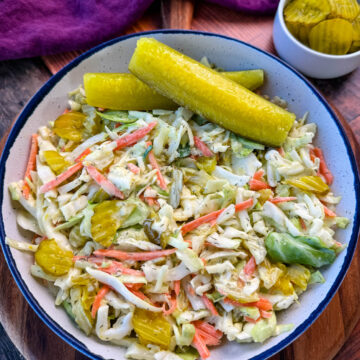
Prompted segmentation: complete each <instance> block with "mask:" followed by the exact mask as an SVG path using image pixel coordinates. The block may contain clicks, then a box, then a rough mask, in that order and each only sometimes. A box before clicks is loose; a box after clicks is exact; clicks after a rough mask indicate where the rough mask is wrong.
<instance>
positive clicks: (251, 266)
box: [244, 256, 256, 275]
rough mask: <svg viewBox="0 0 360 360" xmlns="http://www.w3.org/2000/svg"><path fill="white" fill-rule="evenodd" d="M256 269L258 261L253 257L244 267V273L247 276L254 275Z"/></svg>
mask: <svg viewBox="0 0 360 360" xmlns="http://www.w3.org/2000/svg"><path fill="white" fill-rule="evenodd" d="M255 269H256V261H255V258H254V257H253V256H252V257H251V258H250V260H249V261H248V262H247V263H246V264H245V266H244V273H245V274H246V275H252V274H253V273H254V272H255Z"/></svg>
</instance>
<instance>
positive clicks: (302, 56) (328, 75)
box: [273, 0, 360, 79]
mask: <svg viewBox="0 0 360 360" xmlns="http://www.w3.org/2000/svg"><path fill="white" fill-rule="evenodd" d="M289 1H290V0H280V3H279V6H278V9H277V12H276V15H275V21H274V30H273V39H274V45H275V48H276V51H277V52H278V54H279V56H280V57H281V58H282V59H284V60H285V61H287V62H288V63H289V64H290V65H292V66H293V67H294V68H295V69H297V70H299V71H301V72H302V73H303V74H305V75H307V76H310V77H313V78H315V79H332V78H336V77H339V76H342V75H346V74H348V73H350V72H351V71H353V70H355V69H356V68H357V67H358V66H359V65H360V51H356V52H354V53H351V54H346V55H330V54H324V53H321V52H318V51H315V50H312V49H311V48H309V47H308V46H306V45H304V44H303V43H301V42H300V41H299V40H298V39H296V37H295V36H294V35H293V34H291V32H290V31H289V29H288V28H287V26H286V24H285V20H284V7H285V5H286V4H287V3H288V2H289Z"/></svg>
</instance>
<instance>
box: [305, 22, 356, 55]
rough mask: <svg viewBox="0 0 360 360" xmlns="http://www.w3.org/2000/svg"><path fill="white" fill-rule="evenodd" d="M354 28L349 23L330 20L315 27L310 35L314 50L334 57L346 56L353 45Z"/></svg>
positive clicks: (310, 42)
mask: <svg viewBox="0 0 360 360" xmlns="http://www.w3.org/2000/svg"><path fill="white" fill-rule="evenodd" d="M352 39H353V27H352V25H351V23H350V22H349V21H346V20H343V19H330V20H325V21H322V22H321V23H320V24H318V25H316V26H314V27H313V28H312V29H311V31H310V34H309V44H310V47H311V48H312V49H313V50H316V51H320V52H322V53H326V54H332V55H344V54H346V53H347V52H348V51H349V49H350V47H351V44H352Z"/></svg>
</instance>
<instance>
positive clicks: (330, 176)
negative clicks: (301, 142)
mask: <svg viewBox="0 0 360 360" xmlns="http://www.w3.org/2000/svg"><path fill="white" fill-rule="evenodd" d="M314 154H315V156H316V157H318V158H319V159H320V167H319V170H320V174H321V175H322V176H323V177H324V179H325V180H326V183H327V184H328V185H331V184H332V183H333V181H334V176H333V174H332V173H331V171H330V170H329V168H328V167H327V165H326V162H325V158H324V154H323V152H322V150H321V149H319V148H314Z"/></svg>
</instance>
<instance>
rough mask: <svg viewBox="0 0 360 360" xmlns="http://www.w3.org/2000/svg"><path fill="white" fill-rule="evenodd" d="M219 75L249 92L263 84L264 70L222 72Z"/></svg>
mask: <svg viewBox="0 0 360 360" xmlns="http://www.w3.org/2000/svg"><path fill="white" fill-rule="evenodd" d="M220 74H221V75H223V76H225V77H226V78H227V79H230V80H232V81H235V82H236V83H238V84H240V85H242V86H244V87H246V88H247V89H249V90H255V89H257V88H259V87H260V86H262V85H263V83H264V70H261V69H255V70H244V71H224V72H220Z"/></svg>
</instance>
